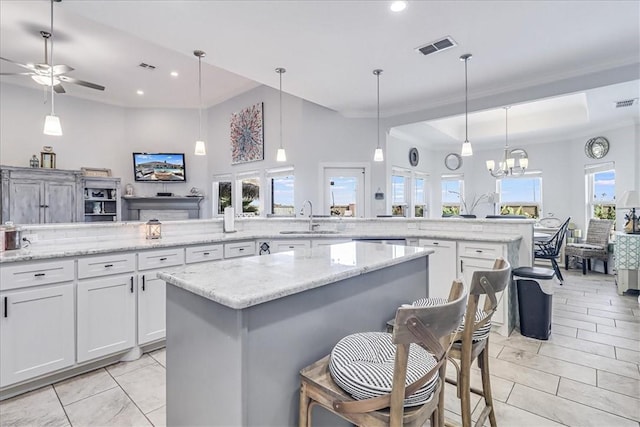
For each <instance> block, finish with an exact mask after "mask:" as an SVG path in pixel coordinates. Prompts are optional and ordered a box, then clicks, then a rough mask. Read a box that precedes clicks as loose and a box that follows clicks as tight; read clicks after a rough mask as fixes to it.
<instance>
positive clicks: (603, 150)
mask: <svg viewBox="0 0 640 427" xmlns="http://www.w3.org/2000/svg"><path fill="white" fill-rule="evenodd" d="M584 152H585V154H586V155H587V157H589V158H591V159H601V158H603V157H604V156H606V155H607V153H608V152H609V141H607V138H605V137H604V136H596V137H595V138H591V139H590V140H588V141H587V143H586V144H585V145H584Z"/></svg>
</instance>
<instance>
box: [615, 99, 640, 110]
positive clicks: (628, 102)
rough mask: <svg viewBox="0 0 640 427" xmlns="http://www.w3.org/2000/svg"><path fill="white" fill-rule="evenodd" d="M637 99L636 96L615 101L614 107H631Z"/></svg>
mask: <svg viewBox="0 0 640 427" xmlns="http://www.w3.org/2000/svg"><path fill="white" fill-rule="evenodd" d="M637 100H638V98H633V99H625V100H624V101H617V102H616V108H624V107H631V106H632V105H633V104H634V103H635V102H636V101H637Z"/></svg>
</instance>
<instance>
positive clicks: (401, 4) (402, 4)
mask: <svg viewBox="0 0 640 427" xmlns="http://www.w3.org/2000/svg"><path fill="white" fill-rule="evenodd" d="M389 8H390V9H391V11H392V12H402V11H403V10H405V9H406V8H407V2H406V1H393V2H391V6H390V7H389Z"/></svg>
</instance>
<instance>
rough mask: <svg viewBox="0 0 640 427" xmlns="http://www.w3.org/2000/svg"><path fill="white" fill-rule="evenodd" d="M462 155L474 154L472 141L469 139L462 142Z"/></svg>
mask: <svg viewBox="0 0 640 427" xmlns="http://www.w3.org/2000/svg"><path fill="white" fill-rule="evenodd" d="M460 155H461V156H472V155H473V148H471V143H470V142H469V141H465V142H463V143H462V151H461V152H460Z"/></svg>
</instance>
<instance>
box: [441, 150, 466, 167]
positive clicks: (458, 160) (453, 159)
mask: <svg viewBox="0 0 640 427" xmlns="http://www.w3.org/2000/svg"><path fill="white" fill-rule="evenodd" d="M444 165H445V166H446V167H447V169H449V170H450V171H455V170H458V169H460V166H462V157H460V155H459V154H456V153H449V154H447V155H446V156H445V158H444Z"/></svg>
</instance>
